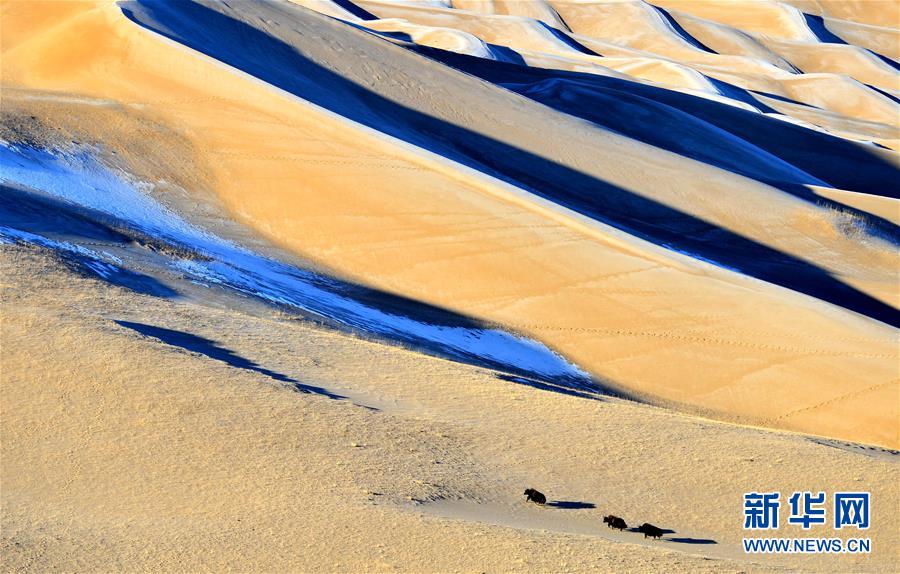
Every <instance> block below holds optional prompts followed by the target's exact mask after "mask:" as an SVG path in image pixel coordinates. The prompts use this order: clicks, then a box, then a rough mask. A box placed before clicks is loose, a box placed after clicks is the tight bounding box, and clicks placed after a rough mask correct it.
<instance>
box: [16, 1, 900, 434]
mask: <svg viewBox="0 0 900 574" xmlns="http://www.w3.org/2000/svg"><path fill="white" fill-rule="evenodd" d="M12 6H13V8H10V5H6V6H4V8H5V9H6V13H5V14H4V26H5V27H6V26H10V25H11V24H10V22H14V21H15V20H14V19H15V18H17V17H19V18H21V17H22V13H21V12H19V13H18V14H17V13H16V12H15V4H14V5H12ZM32 8H33V7H32ZM43 9H44V10H46V19H45V20H44V21H42V22H40V24H39V25H34V26H35V27H34V28H32V29H31V33H29V32H28V30H29V26H28V24H27V23H26V22H25V21H22V24H21V26H19V25H16V26H14V27H15V28H17V29H18V30H23V31H22V32H20V33H19V34H17V35H16V36H15V37H14V41H15V45H8V46H4V62H3V67H4V69H3V79H4V82H8V83H9V84H10V85H16V86H20V87H22V88H26V87H27V88H30V89H34V88H37V89H41V90H51V91H53V92H68V93H72V94H77V95H86V96H90V97H96V98H108V99H111V100H114V101H118V102H121V103H122V104H123V105H124V106H125V109H126V110H127V109H129V108H138V107H139V108H140V109H141V110H142V113H147V114H150V115H152V116H154V117H156V118H158V119H159V121H161V122H162V123H164V124H165V125H168V126H171V127H172V129H175V130H177V131H178V132H179V133H180V134H181V135H182V136H183V137H184V138H185V140H186V141H187V142H188V145H189V150H190V153H191V155H192V156H193V157H195V159H196V161H195V164H196V165H198V166H202V172H203V173H207V174H209V179H208V180H200V179H197V178H196V176H195V175H192V174H183V175H182V177H185V178H187V179H186V180H185V181H183V183H182V186H183V187H184V188H185V189H187V190H191V189H192V187H197V186H207V185H208V186H209V188H211V190H212V191H214V192H215V193H216V194H217V196H218V197H219V198H220V199H221V200H222V202H223V203H224V205H225V206H226V207H227V208H229V209H230V210H231V211H232V212H233V213H234V214H235V216H236V217H237V218H238V219H239V220H240V221H243V222H244V223H246V224H249V225H250V226H252V227H253V228H255V229H257V230H258V231H260V232H261V233H262V234H264V235H265V236H267V237H269V238H270V239H271V240H273V241H274V242H276V243H278V244H280V245H282V246H285V247H287V248H289V249H291V250H293V251H295V252H296V253H298V254H300V255H302V256H304V257H307V258H310V259H311V260H313V261H315V262H317V263H318V264H320V265H322V266H324V267H326V268H328V269H330V270H332V271H334V272H337V273H339V274H342V275H345V276H348V277H351V278H354V279H357V280H361V281H364V282H366V283H368V284H370V285H372V286H374V287H377V288H380V289H384V290H387V291H390V292H396V293H401V294H404V295H407V296H410V297H413V298H415V299H419V300H422V301H425V302H429V303H433V304H437V305H441V306H444V307H447V308H450V309H453V310H456V311H459V312H461V313H463V314H466V315H470V316H474V317H478V318H481V319H486V320H488V321H492V322H496V323H498V324H501V325H504V326H506V327H508V328H512V329H516V330H519V331H521V332H523V333H525V334H528V335H530V336H534V337H536V338H538V339H540V340H541V341H543V342H545V343H546V344H548V345H550V346H551V347H552V348H554V349H556V350H557V351H559V352H561V353H562V354H564V355H565V356H566V357H568V358H570V359H571V360H573V361H575V362H576V363H577V364H579V365H580V366H582V367H583V368H586V369H588V370H589V371H590V372H592V373H593V374H594V375H596V376H597V377H598V378H599V379H600V380H601V381H602V382H604V383H606V384H608V385H609V386H611V387H613V388H619V389H621V390H622V391H624V392H627V393H629V394H634V395H636V396H641V397H645V398H647V399H649V400H653V401H657V402H662V403H667V404H674V405H678V406H680V407H682V408H687V409H691V410H698V411H699V412H704V413H708V414H715V415H716V416H718V417H724V418H732V419H735V420H740V421H743V422H750V423H753V424H762V425H767V426H773V427H778V428H786V429H791V430H797V431H801V432H807V433H812V434H818V435H825V436H832V437H838V438H843V439H847V440H853V441H857V442H864V443H871V444H880V445H884V446H888V447H892V448H896V447H897V446H898V429H897V420H898V407H897V405H898V401H897V400H895V399H896V398H897V396H898V384H900V383H898V378H897V367H896V365H897V348H896V332H895V330H893V329H891V328H889V327H887V326H885V325H883V324H881V323H878V322H876V321H872V320H870V319H867V318H865V317H862V316H859V315H856V314H854V313H849V312H847V311H845V310H842V309H840V308H837V307H835V306H832V305H830V304H827V303H823V302H821V301H817V300H815V299H813V298H810V297H808V296H806V295H802V294H798V293H796V292H794V291H789V290H785V289H783V288H780V287H775V286H772V285H771V284H768V283H764V282H760V281H758V280H754V279H748V278H746V277H744V276H742V275H740V274H735V273H732V272H730V271H728V270H725V269H721V268H719V267H716V266H713V265H709V264H707V263H704V262H702V261H698V260H696V259H694V258H691V257H685V256H683V255H680V254H678V253H674V252H672V251H671V250H669V249H661V248H660V247H659V246H656V245H653V244H651V243H648V242H646V241H643V240H640V239H637V238H634V237H631V236H629V235H627V234H623V233H621V232H620V231H616V230H613V229H610V228H604V226H603V225H602V224H598V223H596V222H590V225H588V224H586V223H579V222H577V221H576V220H573V218H572V217H569V216H567V215H565V214H564V212H562V211H560V210H558V209H548V208H547V207H541V205H540V202H538V201H534V200H532V199H531V198H528V200H527V201H524V200H523V198H524V197H525V196H523V195H522V194H521V193H520V192H519V191H518V190H515V189H511V188H509V186H507V185H505V184H502V183H500V182H498V181H496V180H491V179H490V178H486V177H485V176H484V175H482V174H479V173H473V172H471V171H469V170H466V169H463V168H459V167H458V166H456V165H454V163H453V162H448V161H446V160H443V159H441V158H438V157H435V156H434V155H430V154H427V153H424V152H422V151H421V150H417V149H415V148H414V147H410V146H408V145H400V144H398V142H397V141H396V140H393V139H392V138H388V137H385V136H383V135H380V134H372V133H371V132H368V131H367V130H364V129H361V128H360V126H359V125H358V124H355V123H353V122H348V121H345V120H342V119H340V118H337V117H335V116H334V115H333V114H328V113H323V112H322V110H321V109H317V108H316V107H315V106H310V105H308V104H305V103H303V102H301V101H299V100H297V99H295V98H293V97H286V94H284V93H282V92H278V91H275V90H271V89H270V88H268V87H266V86H264V85H262V84H261V83H259V82H257V81H256V80H253V79H251V78H249V77H247V76H244V75H242V74H236V73H235V72H234V71H233V70H232V69H230V68H228V67H227V66H223V65H221V64H218V63H215V62H213V61H212V60H210V59H208V58H206V57H204V56H199V55H198V54H197V53H196V52H193V51H191V50H187V49H185V48H184V47H182V46H179V45H177V44H175V43H173V42H171V41H169V40H163V39H161V38H160V37H158V36H156V35H153V34H151V33H148V32H147V31H146V30H142V29H141V28H140V27H138V26H136V25H135V24H134V23H132V22H130V21H128V20H127V19H126V18H124V17H123V15H122V13H121V11H120V9H119V8H118V6H116V5H114V4H110V3H101V4H99V5H97V6H96V7H94V6H93V5H90V4H88V5H86V6H85V10H84V11H82V12H72V13H66V12H63V11H60V12H57V11H55V9H54V8H53V7H52V6H44V7H43ZM36 14H38V11H37V10H36V9H34V10H30V15H32V16H33V15H36ZM41 15H43V14H41ZM301 22H302V25H303V26H306V27H308V29H309V30H317V31H318V33H319V34H320V35H323V36H329V35H335V34H336V35H339V37H340V38H341V46H342V49H343V50H347V51H349V52H350V53H353V52H357V53H362V52H365V53H366V54H369V55H370V57H371V58H373V63H376V64H377V65H382V64H378V62H379V60H378V59H377V58H378V56H377V55H378V54H381V53H383V54H385V58H388V57H390V58H398V59H399V58H403V62H404V64H405V65H408V66H410V68H407V69H405V73H407V74H409V78H410V79H412V78H415V77H416V76H417V75H418V77H419V78H420V79H422V78H431V77H437V78H454V79H453V81H454V82H458V87H456V86H448V87H449V88H451V89H452V90H455V92H457V93H462V92H464V91H466V90H471V91H473V93H477V94H478V97H479V98H481V100H480V101H483V102H485V104H486V105H489V106H494V107H493V108H491V109H494V110H496V111H497V112H498V114H500V113H506V111H505V110H512V112H510V113H509V114H507V115H508V117H509V118H510V119H511V120H512V119H513V118H516V117H517V115H516V114H527V115H528V117H529V118H532V120H533V121H534V122H535V124H540V125H543V126H544V129H540V130H536V131H538V133H542V134H543V135H544V136H543V137H545V136H546V134H548V133H556V132H558V133H563V132H564V133H566V134H567V137H570V138H572V140H571V141H572V142H573V143H572V149H567V150H565V152H564V153H563V154H562V155H568V156H569V159H566V160H562V159H561V161H572V162H573V163H574V164H575V165H577V166H578V167H579V168H580V169H585V170H588V171H591V172H594V173H596V174H597V175H598V176H602V177H604V178H606V179H612V180H614V181H616V183H617V184H618V185H620V186H623V187H625V188H628V189H631V190H633V191H635V192H636V193H638V194H646V195H649V196H651V197H654V199H655V200H657V201H661V202H662V203H664V204H669V205H673V206H676V207H679V208H680V209H682V210H684V211H687V212H689V213H692V214H693V215H695V216H700V217H702V218H704V219H706V220H711V221H714V222H715V223H716V224H717V225H719V226H722V227H723V228H727V229H729V230H731V231H734V232H737V233H740V234H746V235H748V236H750V237H754V238H757V239H758V240H759V241H762V242H764V243H766V244H767V245H770V246H772V247H775V248H777V249H779V250H782V251H786V252H789V253H790V252H793V253H796V254H797V256H799V257H802V255H803V254H805V253H808V252H809V249H810V243H808V242H809V241H810V239H812V241H813V242H814V244H815V245H816V249H822V250H823V251H822V253H823V255H822V256H821V259H820V260H818V261H817V262H816V263H817V264H820V265H823V266H824V267H825V268H826V269H827V270H828V272H829V273H830V274H832V275H837V276H838V277H841V278H842V279H843V280H844V281H845V282H846V283H847V284H849V285H852V286H853V287H854V288H856V289H859V290H861V291H862V292H865V293H868V294H870V295H871V296H872V297H875V298H878V299H880V300H883V301H884V302H885V303H887V304H889V305H892V306H894V307H895V308H896V307H897V300H896V292H895V289H894V287H895V284H894V283H893V271H892V270H893V269H895V268H896V259H895V258H894V257H893V256H891V254H890V251H889V249H887V248H884V247H880V246H879V245H878V244H877V242H876V243H875V244H871V243H866V244H860V243H857V242H855V241H853V240H852V239H853V237H852V235H851V236H850V239H849V240H848V236H847V235H846V234H845V233H844V232H842V231H841V230H842V229H843V228H844V227H843V226H844V225H845V222H844V220H843V219H842V218H843V217H844V216H842V215H840V214H839V213H834V212H831V211H829V210H827V209H822V208H819V207H815V206H812V205H810V204H807V203H805V202H802V201H799V200H797V199H795V198H793V197H791V196H788V195H786V194H784V193H782V192H780V191H778V190H777V189H775V188H771V187H768V186H766V185H763V184H760V183H757V182H754V181H752V180H749V179H746V178H743V177H739V176H736V175H732V174H728V173H726V172H723V171H721V170H718V169H715V168H712V167H709V166H706V165H704V164H700V163H697V162H693V161H690V160H687V159H684V158H681V157H677V156H674V155H672V154H668V153H665V152H661V151H659V150H655V149H653V148H651V147H649V146H646V145H643V144H639V143H637V142H634V141H632V140H628V139H626V138H622V137H620V136H616V135H615V134H612V133H611V132H605V131H600V130H598V129H596V128H594V127H591V126H589V125H586V124H584V123H583V122H579V121H575V120H573V119H572V118H570V117H569V116H566V115H563V114H559V113H556V112H552V111H550V110H549V109H547V108H543V107H541V106H538V105H537V104H532V103H529V102H528V101H526V100H524V99H522V98H519V97H517V96H514V95H510V94H509V93H507V92H503V91H499V90H496V89H494V88H492V87H490V86H486V85H484V84H483V83H480V82H476V81H474V80H471V79H466V78H464V77H462V76H459V75H453V73H449V72H447V71H446V70H443V69H439V68H435V66H436V64H434V63H432V62H429V61H427V60H424V59H421V58H420V57H418V56H412V55H406V52H404V51H403V50H402V49H401V48H397V47H390V46H388V45H387V44H385V43H383V42H380V41H379V40H377V39H375V38H372V37H370V36H368V35H366V34H364V33H362V32H356V31H352V30H348V29H346V28H345V27H344V26H343V25H342V24H340V23H337V22H333V21H328V20H327V19H324V18H322V17H320V16H316V15H314V14H310V13H304V15H303V17H302V21H301ZM86 29H91V30H93V31H94V33H93V35H92V36H93V37H96V38H99V39H102V41H100V42H96V43H92V44H91V45H85V44H83V43H82V44H79V43H78V40H77V38H78V37H81V36H82V35H83V34H84V30H86ZM5 41H6V40H5ZM71 45H79V46H81V50H79V51H77V52H73V51H72V50H71V49H69V46H71ZM316 50H319V51H318V52H317V53H316V57H320V58H324V57H330V56H328V53H327V47H325V48H321V47H317V48H316ZM322 50H325V51H322ZM387 61H388V60H384V62H387ZM344 73H347V74H352V73H354V71H353V69H352V66H348V67H347V68H346V69H345V70H344ZM367 73H369V74H371V73H372V69H371V68H370V69H368V71H367ZM375 77H376V78H377V79H378V80H377V81H379V82H381V84H379V85H378V86H376V87H377V88H378V89H386V90H391V89H395V88H396V87H399V86H402V85H403V84H402V83H399V84H398V85H397V86H393V87H392V86H391V84H390V82H391V81H395V80H397V79H402V76H400V77H399V78H398V77H397V76H395V77H390V76H381V75H376V76H375ZM434 81H442V80H440V79H437V80H434ZM404 87H405V86H404ZM447 101H452V100H447ZM210 102H215V103H216V105H215V106H209V105H208V104H209V103H210ZM421 103H422V104H423V105H425V106H426V107H427V106H433V105H436V104H435V102H433V101H431V100H429V99H428V98H427V93H426V97H425V98H424V99H423V100H422V102H421ZM434 109H437V108H434ZM75 113H78V112H77V111H75ZM449 113H451V114H453V113H457V112H456V111H455V110H450V111H449ZM126 115H127V112H126ZM458 119H460V120H464V119H466V118H465V116H458ZM466 121H468V120H466ZM530 129H531V130H533V129H534V128H533V126H531V128H530ZM509 133H510V136H509V139H510V141H516V142H517V143H519V144H521V145H525V146H530V148H531V149H533V150H536V151H538V150H542V153H543V152H546V153H548V154H552V153H553V152H552V151H550V150H548V149H547V148H546V146H544V147H543V148H542V147H541V146H542V145H543V144H542V143H541V142H540V141H539V139H540V138H534V137H533V136H532V137H530V136H528V135H527V134H525V133H517V132H515V131H514V130H513V131H511V132H509ZM97 135H98V139H99V140H100V141H103V139H104V134H102V133H100V134H97ZM501 137H503V136H501ZM529 137H530V139H529ZM635 154H638V155H640V157H641V158H642V162H643V165H644V166H653V167H654V168H655V169H657V170H659V171H658V173H657V174H654V173H650V172H646V171H645V172H643V173H640V172H635V171H634V170H629V169H627V168H626V167H625V166H627V165H628V162H629V161H630V160H628V158H629V157H634V155H635ZM580 156H581V157H583V158H584V160H582V159H580ZM126 157H127V153H126ZM589 157H605V158H609V159H608V163H606V162H604V165H596V166H595V165H591V164H590V162H589V161H588V158H589ZM154 167H155V168H160V169H165V167H164V166H160V165H157V166H154ZM645 169H646V168H645ZM160 173H161V174H163V173H164V172H160ZM163 177H165V176H164V175H163ZM663 181H665V182H667V185H665V186H661V185H660V184H661V182H663ZM700 182H702V185H698V184H699V183H700ZM713 189H715V190H716V191H715V193H712V190H713ZM701 190H702V193H705V194H707V195H708V196H709V195H712V196H716V197H721V198H724V199H723V200H722V201H721V202H720V203H718V204H708V203H706V204H698V203H697V202H696V201H695V199H694V198H695V197H697V196H696V194H697V193H701ZM751 198H752V201H753V202H754V203H756V204H757V205H759V206H760V209H758V210H756V211H755V212H754V213H753V214H752V217H746V215H747V214H745V213H743V212H742V210H741V209H740V208H739V206H740V205H746V204H747V202H748V201H751ZM879 209H881V208H879ZM573 221H574V222H573ZM475 222H477V224H474V223H475ZM767 226H768V227H767ZM773 229H778V233H774V234H773V233H772V230H773ZM451 278H452V280H450V279H451ZM585 310H590V311H589V312H586V311H585Z"/></svg>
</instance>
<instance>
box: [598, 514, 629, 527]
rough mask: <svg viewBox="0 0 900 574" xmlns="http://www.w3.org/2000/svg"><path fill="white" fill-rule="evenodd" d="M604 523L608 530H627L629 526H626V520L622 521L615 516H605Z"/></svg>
mask: <svg viewBox="0 0 900 574" xmlns="http://www.w3.org/2000/svg"><path fill="white" fill-rule="evenodd" d="M603 522H604V523H605V524H606V526H607V527H608V528H616V529H618V530H625V529H626V528H628V525H627V524H625V521H624V520H622V519H621V518H619V517H618V516H613V515H612V514H610V515H609V516H604V517H603Z"/></svg>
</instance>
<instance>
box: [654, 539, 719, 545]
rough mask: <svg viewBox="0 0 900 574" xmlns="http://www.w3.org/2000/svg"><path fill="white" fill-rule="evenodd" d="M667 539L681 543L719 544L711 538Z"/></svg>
mask: <svg viewBox="0 0 900 574" xmlns="http://www.w3.org/2000/svg"><path fill="white" fill-rule="evenodd" d="M666 540H668V541H669V542H677V543H679V544H718V542H716V541H715V540H713V539H711V538H666Z"/></svg>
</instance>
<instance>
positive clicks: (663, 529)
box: [628, 526, 675, 534]
mask: <svg viewBox="0 0 900 574" xmlns="http://www.w3.org/2000/svg"><path fill="white" fill-rule="evenodd" d="M660 530H661V531H662V533H663V534H675V531H674V530H672V529H671V528H660ZM628 532H637V533H639V534H641V531H640V530H638V527H637V526H635V527H634V528H629V529H628Z"/></svg>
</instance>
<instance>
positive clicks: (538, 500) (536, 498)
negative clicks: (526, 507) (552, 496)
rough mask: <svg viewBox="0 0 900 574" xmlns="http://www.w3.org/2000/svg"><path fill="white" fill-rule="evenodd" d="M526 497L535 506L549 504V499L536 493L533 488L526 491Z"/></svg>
mask: <svg viewBox="0 0 900 574" xmlns="http://www.w3.org/2000/svg"><path fill="white" fill-rule="evenodd" d="M525 496H526V497H527V500H528V501H529V502H533V503H535V504H544V503H546V502H547V497H546V496H544V495H543V493H541V492H538V491H536V490H535V489H533V488H527V489H525Z"/></svg>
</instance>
